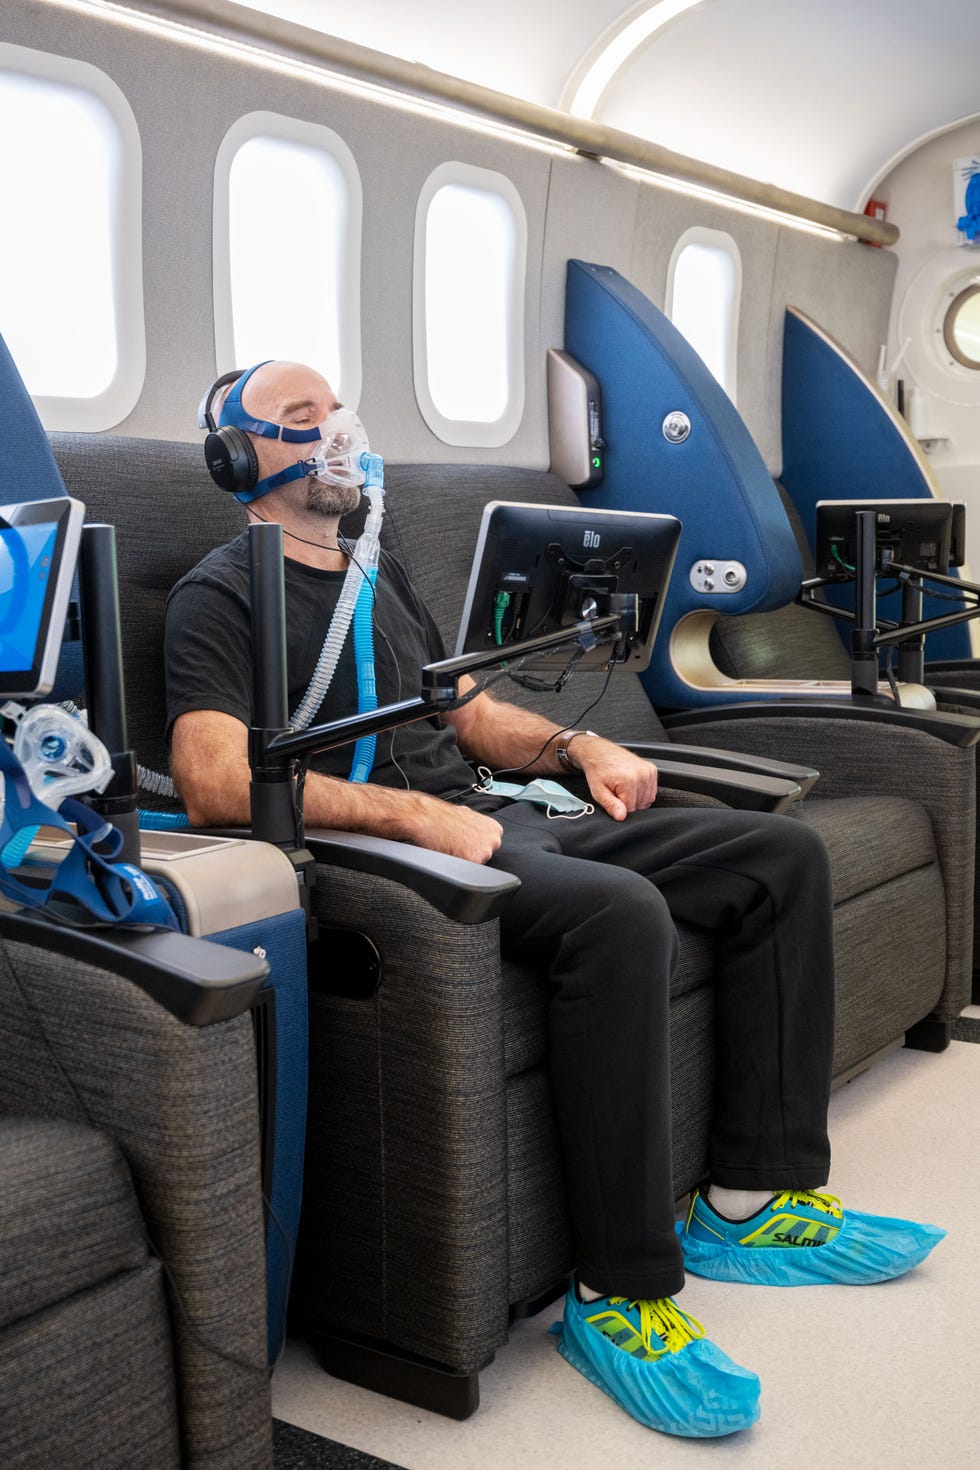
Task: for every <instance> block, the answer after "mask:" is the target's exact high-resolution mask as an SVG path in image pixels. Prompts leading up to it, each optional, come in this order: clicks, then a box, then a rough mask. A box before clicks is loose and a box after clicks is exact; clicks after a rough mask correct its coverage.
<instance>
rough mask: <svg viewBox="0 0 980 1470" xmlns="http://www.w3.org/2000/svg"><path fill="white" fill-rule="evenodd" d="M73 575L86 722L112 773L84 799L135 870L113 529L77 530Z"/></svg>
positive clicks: (132, 762) (135, 821)
mask: <svg viewBox="0 0 980 1470" xmlns="http://www.w3.org/2000/svg"><path fill="white" fill-rule="evenodd" d="M78 573H79V577H78V590H79V607H80V611H81V619H82V638H83V647H84V650H85V688H86V697H87V700H88V724H89V729H90V730H91V731H92V734H93V735H97V736H98V737H99V739H100V740H101V741H102V744H103V745H104V746H105V747H106V749H107V750H108V752H109V758H110V760H111V761H112V770H113V776H112V780H111V781H110V782H109V785H108V786H107V787H106V789H105V791H103V792H102V793H101V794H99V793H93V794H92V795H91V796H89V797H88V798H87V801H88V804H89V806H91V807H92V809H93V810H94V811H97V812H98V813H99V814H100V815H101V816H104V817H105V818H106V820H107V821H110V822H112V824H113V826H115V827H118V828H119V831H120V832H121V833H122V837H123V845H122V850H121V852H120V854H119V856H120V858H121V860H122V861H123V862H127V863H133V864H134V865H135V866H136V867H139V863H140V834H139V812H138V810H137V780H136V757H135V755H134V754H133V752H132V750H130V748H129V735H128V732H127V727H126V686H125V682H124V680H123V666H122V632H121V627H120V621H119V582H118V578H117V574H116V528H115V526H103V525H89V526H83V527H82V539H81V544H80V547H79V554H78Z"/></svg>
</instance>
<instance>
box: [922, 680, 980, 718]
mask: <svg viewBox="0 0 980 1470" xmlns="http://www.w3.org/2000/svg"><path fill="white" fill-rule="evenodd" d="M929 688H930V689H931V690H932V692H933V694H934V695H935V696H936V703H937V704H938V705H939V706H940V712H941V713H945V712H946V711H944V710H943V706H944V705H955V706H958V708H959V709H960V710H963V711H965V712H970V711H973V710H976V712H977V714H978V715H980V682H978V683H977V684H976V686H975V687H974V688H972V689H971V688H970V687H969V685H966V686H960V685H956V686H950V687H949V688H946V687H945V685H939V684H930V685H929Z"/></svg>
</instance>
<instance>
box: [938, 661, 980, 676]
mask: <svg viewBox="0 0 980 1470" xmlns="http://www.w3.org/2000/svg"><path fill="white" fill-rule="evenodd" d="M925 671H926V674H927V675H932V674H943V675H946V674H949V675H952V674H977V673H980V659H976V658H930V659H926V664H925Z"/></svg>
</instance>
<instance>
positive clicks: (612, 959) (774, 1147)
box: [492, 802, 834, 1298]
mask: <svg viewBox="0 0 980 1470" xmlns="http://www.w3.org/2000/svg"><path fill="white" fill-rule="evenodd" d="M494 815H495V816H496V818H497V820H498V821H500V822H501V823H502V825H503V827H504V840H503V843H502V845H501V847H500V850H499V851H498V852H497V853H496V854H495V856H494V858H493V860H492V865H493V866H495V867H500V868H503V869H506V870H507V871H509V872H512V873H515V874H516V875H517V876H518V877H519V878H520V879H521V889H520V891H519V892H518V893H517V894H516V895H515V896H514V897H513V898H512V899H511V900H510V901H509V902H508V904H507V905H506V908H505V912H504V914H503V917H502V919H501V926H502V943H503V946H504V948H505V950H506V951H507V952H509V953H510V954H512V955H514V956H515V957H521V958H522V959H526V960H530V961H533V962H535V963H537V964H538V965H540V966H541V967H542V971H543V972H546V973H547V976H548V978H549V981H550V987H551V1002H550V1066H551V1080H552V1088H553V1093H554V1100H555V1107H556V1112H557V1117H558V1126H559V1132H560V1137H561V1143H562V1150H563V1156H564V1163H565V1173H566V1180H567V1189H568V1199H569V1209H570V1215H571V1220H572V1229H573V1234H574V1239H575V1248H576V1256H577V1269H578V1272H579V1274H580V1276H581V1279H582V1280H583V1281H585V1282H586V1283H587V1284H588V1285H589V1286H590V1287H592V1288H594V1289H595V1290H597V1291H601V1292H608V1293H616V1294H622V1295H624V1296H632V1297H636V1298H656V1297H662V1296H669V1295H672V1294H673V1293H674V1292H676V1291H678V1290H679V1289H680V1287H681V1285H682V1284H683V1280H684V1273H683V1265H682V1258H681V1252H680V1247H679V1243H678V1241H677V1237H676V1236H675V1234H674V1230H673V1219H674V1192H673V1183H672V1179H671V1152H670V1075H669V1059H670V1046H669V1036H668V1005H669V996H670V981H671V974H672V971H673V968H674V965H675V963H676V956H677V933H676V930H675V928H674V920H675V919H677V920H681V921H683V922H684V923H685V924H690V925H693V926H695V927H697V928H700V929H704V930H709V931H711V932H712V933H713V934H714V935H715V938H716V955H717V963H716V969H715V975H714V990H715V1017H716V1021H715V1026H716V1038H715V1039H716V1047H715V1051H716V1058H717V1060H716V1077H715V1107H714V1118H713V1125H712V1134H711V1155H710V1168H711V1178H712V1180H713V1181H714V1182H715V1183H716V1184H719V1185H724V1186H727V1187H729V1188H734V1189H743V1188H744V1189H772V1190H779V1189H815V1188H818V1187H819V1186H820V1185H822V1184H824V1183H825V1182H826V1180H827V1175H828V1169H829V1164H830V1147H829V1143H828V1139H827V1129H826V1118H827V1101H828V1096H829V1091H830V1076H831V1063H832V1053H833V1022H834V1017H833V1011H834V973H833V938H832V918H831V896H830V874H829V866H828V861H827V855H826V850H825V848H824V846H823V843H822V841H821V840H820V838H819V837H818V836H817V835H816V834H815V833H814V832H813V831H812V830H811V829H810V828H808V827H806V826H805V825H804V824H803V823H802V822H798V821H795V820H794V819H792V818H789V817H775V816H769V815H758V814H755V813H744V812H733V811H721V810H717V809H714V808H704V807H686V808H683V807H682V808H677V807H662V808H661V807H657V806H653V807H651V808H650V809H649V810H647V811H640V812H634V813H632V814H631V815H630V816H628V817H627V818H626V820H625V822H614V821H613V820H612V818H611V817H608V816H607V815H606V814H605V813H604V812H602V811H601V810H597V811H596V813H595V814H594V815H593V816H583V817H580V818H577V819H575V820H571V821H570V820H567V819H557V820H555V819H551V820H549V819H548V818H547V817H546V816H545V814H544V812H543V810H541V808H539V807H534V806H531V805H529V804H527V803H523V802H518V803H511V804H508V805H507V806H505V807H503V808H502V809H501V810H499V811H497V812H495V814H494Z"/></svg>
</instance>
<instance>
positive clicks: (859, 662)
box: [851, 510, 878, 696]
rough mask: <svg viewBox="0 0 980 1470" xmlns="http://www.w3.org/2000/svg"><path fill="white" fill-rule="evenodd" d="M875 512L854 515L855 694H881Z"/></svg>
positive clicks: (852, 641) (853, 660) (852, 670)
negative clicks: (879, 681)
mask: <svg viewBox="0 0 980 1470" xmlns="http://www.w3.org/2000/svg"><path fill="white" fill-rule="evenodd" d="M875 524H876V521H875V513H874V511H872V510H859V511H857V512H856V513H855V516H854V529H855V548H856V549H855V556H854V573H855V588H854V619H855V621H854V627H853V629H852V630H851V693H852V695H862V696H868V695H875V694H877V693H878V651H877V648H876V647H875V613H876V606H877V597H876V589H875V571H876V564H875V560H876V551H877V547H876V544H875Z"/></svg>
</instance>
